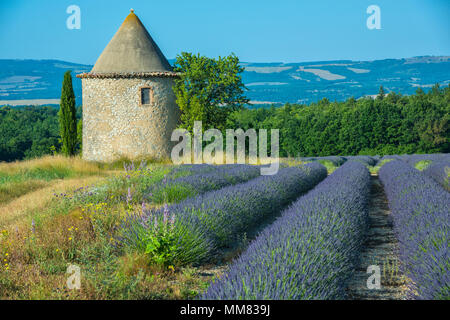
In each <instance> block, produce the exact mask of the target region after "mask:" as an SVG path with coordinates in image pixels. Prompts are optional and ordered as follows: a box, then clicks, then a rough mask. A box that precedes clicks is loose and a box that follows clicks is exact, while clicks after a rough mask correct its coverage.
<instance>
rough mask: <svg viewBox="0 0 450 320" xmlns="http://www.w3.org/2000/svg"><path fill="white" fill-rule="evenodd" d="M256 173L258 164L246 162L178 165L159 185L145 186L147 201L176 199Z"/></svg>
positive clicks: (173, 200) (174, 200)
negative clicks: (148, 187) (216, 164)
mask: <svg viewBox="0 0 450 320" xmlns="http://www.w3.org/2000/svg"><path fill="white" fill-rule="evenodd" d="M180 175H181V176H180ZM259 175H260V167H259V166H252V165H245V164H233V165H227V164H225V165H220V166H214V165H208V164H198V165H189V166H180V167H178V168H176V169H174V170H173V171H172V172H171V174H170V175H169V176H168V177H167V178H165V179H164V180H163V181H162V183H161V184H158V185H153V186H152V187H151V188H150V189H148V190H147V194H148V197H147V198H146V200H147V201H152V202H155V203H162V202H169V203H170V202H176V201H179V200H181V199H184V198H187V197H193V196H196V195H199V194H202V193H205V192H207V191H211V190H218V189H221V188H223V187H225V186H229V185H233V184H237V183H242V182H246V181H248V180H250V179H253V178H256V177H257V176H259Z"/></svg>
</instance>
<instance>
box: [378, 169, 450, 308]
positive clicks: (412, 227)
mask: <svg viewBox="0 0 450 320" xmlns="http://www.w3.org/2000/svg"><path fill="white" fill-rule="evenodd" d="M379 176H380V179H381V181H382V183H383V185H384V189H385V192H386V195H387V197H388V200H389V207H390V209H391V211H392V214H393V220H394V230H395V233H396V236H397V238H398V240H399V247H400V260H401V261H402V268H403V271H404V273H405V274H406V275H407V276H408V277H409V278H410V279H411V280H412V283H411V284H410V286H411V289H412V290H411V293H412V294H413V295H414V296H415V297H416V298H421V299H448V298H450V263H449V261H450V260H449V259H450V252H449V227H450V194H449V193H448V192H446V191H445V190H444V189H443V188H442V187H441V186H439V185H438V184H437V183H436V182H435V181H434V180H432V179H431V178H429V177H428V176H427V175H425V174H424V173H422V172H420V171H418V170H416V169H414V168H413V167H411V166H410V165H408V164H407V163H405V162H404V161H395V160H394V161H391V162H388V163H386V164H385V165H383V166H382V167H381V169H380V173H379Z"/></svg>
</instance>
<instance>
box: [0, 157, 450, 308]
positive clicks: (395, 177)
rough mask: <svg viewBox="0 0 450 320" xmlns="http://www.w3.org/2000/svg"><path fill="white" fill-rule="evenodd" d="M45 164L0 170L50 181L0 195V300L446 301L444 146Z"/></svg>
mask: <svg viewBox="0 0 450 320" xmlns="http://www.w3.org/2000/svg"><path fill="white" fill-rule="evenodd" d="M64 161H66V160H64ZM77 161H81V160H77ZM48 163H55V159H51V161H48ZM48 163H47V162H46V164H45V166H44V164H43V163H38V162H36V163H31V164H30V163H28V164H27V165H26V166H25V165H23V166H20V165H19V167H14V168H13V167H4V168H3V167H1V168H0V169H1V171H0V187H1V186H3V187H4V188H6V187H7V186H8V185H10V184H11V183H15V185H19V184H25V183H29V184H30V185H34V184H38V183H43V182H41V181H44V180H43V179H46V180H45V181H47V182H46V183H47V184H46V185H45V186H43V187H39V185H37V186H36V187H35V188H37V189H32V190H30V191H26V190H24V191H23V194H17V195H15V196H14V195H10V198H5V199H4V200H2V201H3V202H2V203H0V205H1V206H2V207H1V208H2V210H3V212H4V214H2V215H0V259H1V260H0V261H1V264H0V298H1V299H206V300H211V299H214V300H216V299H219V300H222V299H227V300H230V299H231V300H235V299H245V300H253V299H258V300H259V299H269V300H329V299H333V300H335V299H337V300H341V299H357V300H360V299H392V300H394V299H401V300H403V299H405V300H406V299H431V300H434V299H449V298H450V263H449V262H450V251H449V227H450V194H449V187H448V186H449V185H448V181H449V175H450V155H449V154H430V155H392V156H383V157H378V156H375V157H374V156H351V157H343V156H328V157H309V158H298V159H283V161H282V164H281V165H280V169H279V171H278V173H277V174H275V175H272V176H262V175H261V174H260V166H255V165H245V164H241V165H238V164H236V165H207V164H201V165H179V166H174V165H171V164H147V163H145V162H141V163H125V164H124V165H123V167H122V166H120V167H109V168H101V167H87V165H86V164H84V163H82V162H80V163H78V162H73V163H60V164H59V165H58V166H55V165H53V166H51V165H49V164H48ZM16 166H17V165H16ZM67 177H69V178H70V179H69V178H67ZM83 177H86V178H83ZM64 178H66V179H69V180H67V182H66V184H67V185H66V188H65V189H61V190H59V191H57V190H58V189H56V186H57V184H56V182H54V181H58V179H64ZM71 179H74V180H73V183H72V184H69V181H72V180H71ZM50 190H54V191H53V192H50ZM49 193H50V197H49V198H48V199H47V198H46V197H48V194H49ZM32 195H33V199H34V200H33V201H30V200H27V199H31V198H30V197H31V196H32ZM37 199H42V200H40V201H41V202H39V201H38V200H37ZM45 199H47V200H45ZM8 210H9V211H8ZM8 212H11V213H8ZM67 265H77V266H79V267H80V269H81V271H82V280H81V285H82V288H83V289H82V290H68V289H67V288H66V287H65V281H66V277H67V275H66V269H67ZM377 270H378V274H377ZM377 276H378V278H377Z"/></svg>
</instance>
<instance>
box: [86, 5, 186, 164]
mask: <svg viewBox="0 0 450 320" xmlns="http://www.w3.org/2000/svg"><path fill="white" fill-rule="evenodd" d="M177 76H178V74H177V73H175V72H173V71H172V67H171V66H170V64H169V62H168V61H167V59H166V58H165V57H164V55H163V53H162V52H161V50H160V49H159V48H158V46H157V45H156V43H155V42H154V41H153V39H152V37H151V36H150V34H149V33H148V32H147V30H146V29H145V27H144V25H143V24H142V22H141V21H140V20H139V18H138V17H137V16H136V15H135V14H134V12H133V10H131V12H130V14H129V15H128V16H127V18H126V19H125V21H124V22H123V23H122V25H121V26H120V28H119V30H118V31H117V32H116V34H115V35H114V37H113V38H112V40H111V41H110V42H109V44H108V45H107V46H106V48H105V49H104V51H103V53H102V54H101V55H100V57H99V58H98V60H97V62H96V63H95V65H94V67H93V68H92V70H91V72H89V73H83V74H80V75H77V77H79V78H81V79H82V80H81V81H82V88H83V159H86V160H93V161H112V160H115V159H118V158H121V157H127V158H129V159H135V158H141V157H154V158H165V157H170V152H171V148H172V143H171V142H170V137H171V134H172V131H173V130H174V129H175V128H176V126H177V124H178V121H179V116H180V111H179V108H178V106H177V105H176V103H175V94H174V93H173V91H172V86H173V84H174V79H175V77H177Z"/></svg>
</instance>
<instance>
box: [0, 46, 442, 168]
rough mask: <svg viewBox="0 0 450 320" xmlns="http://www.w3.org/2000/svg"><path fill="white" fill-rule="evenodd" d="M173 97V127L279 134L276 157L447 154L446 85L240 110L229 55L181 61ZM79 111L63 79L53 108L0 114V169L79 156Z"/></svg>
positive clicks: (241, 99) (235, 69)
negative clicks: (177, 116)
mask: <svg viewBox="0 0 450 320" xmlns="http://www.w3.org/2000/svg"><path fill="white" fill-rule="evenodd" d="M174 69H175V71H178V72H180V74H181V76H180V78H179V79H177V80H176V81H175V86H174V92H175V95H176V98H177V104H178V105H179V106H180V109H181V113H182V115H181V122H180V127H182V128H186V129H187V130H189V131H191V130H192V127H193V123H194V121H202V122H203V130H206V129H209V128H217V129H219V130H221V131H222V132H223V133H224V135H225V129H237V128H242V129H244V130H247V129H250V128H253V129H256V130H258V129H267V130H269V131H270V129H279V130H280V135H279V136H280V156H283V157H285V156H294V157H295V156H327V155H358V154H367V155H377V154H378V155H385V154H404V153H408V154H411V153H441V152H442V153H448V152H449V151H450V143H449V120H450V85H449V86H447V87H444V88H441V87H439V85H437V84H436V85H435V86H434V87H433V88H431V90H429V91H428V92H427V93H425V92H424V91H423V90H422V89H421V88H418V89H417V91H416V93H415V94H414V95H410V96H404V95H401V94H399V93H394V92H390V93H389V94H386V93H385V91H384V89H383V87H380V92H379V94H378V96H377V97H376V98H375V99H373V98H370V97H367V98H361V99H358V100H357V99H355V98H350V99H347V100H346V101H343V102H337V101H334V102H331V101H329V100H328V99H327V98H323V99H322V100H320V101H319V102H317V103H311V104H309V105H302V104H289V103H288V104H285V105H284V106H282V107H275V106H273V105H272V106H270V107H268V108H267V107H266V108H246V107H245V105H246V104H247V103H248V102H249V101H248V99H247V98H246V97H245V90H246V88H245V85H244V84H243V82H242V77H241V73H242V71H243V70H244V69H243V68H242V66H240V64H239V59H238V58H237V57H236V56H235V55H234V54H232V55H230V56H228V57H223V58H222V57H219V58H218V59H212V58H208V57H204V56H200V55H194V54H191V53H182V54H181V55H179V56H178V57H177V60H176V62H175V68H174ZM80 119H81V107H79V108H75V96H74V94H73V88H72V78H71V75H70V71H68V72H66V74H65V75H64V80H63V89H62V94H61V106H60V108H59V110H58V109H57V108H52V107H24V108H12V107H1V108H0V161H13V160H21V159H27V158H34V157H40V156H42V155H45V154H50V153H54V152H60V153H63V154H65V155H69V156H72V155H74V154H76V153H79V152H80V151H81V133H82V132H81V131H82V124H81V120H80Z"/></svg>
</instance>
